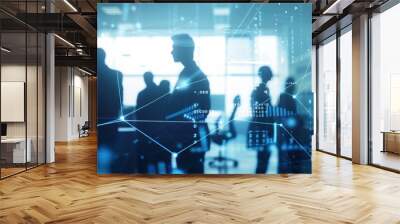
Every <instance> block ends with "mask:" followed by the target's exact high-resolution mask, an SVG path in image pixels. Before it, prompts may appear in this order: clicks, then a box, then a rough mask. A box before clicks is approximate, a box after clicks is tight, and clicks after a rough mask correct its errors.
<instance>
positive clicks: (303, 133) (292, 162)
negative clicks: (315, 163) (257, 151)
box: [278, 77, 311, 173]
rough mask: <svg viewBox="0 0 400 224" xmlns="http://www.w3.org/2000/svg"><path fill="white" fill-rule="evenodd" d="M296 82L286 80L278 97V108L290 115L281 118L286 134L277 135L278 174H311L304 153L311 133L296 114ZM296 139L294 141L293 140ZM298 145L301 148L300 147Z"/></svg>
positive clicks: (307, 156) (308, 159)
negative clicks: (283, 88)
mask: <svg viewBox="0 0 400 224" xmlns="http://www.w3.org/2000/svg"><path fill="white" fill-rule="evenodd" d="M295 94H296V82H295V79H294V78H293V77H289V78H287V79H286V83H285V90H284V92H283V93H281V94H280V96H279V101H278V107H280V108H282V109H284V110H286V111H287V112H289V113H290V114H291V115H290V116H288V117H284V118H282V121H281V122H280V123H282V124H284V126H285V128H286V129H287V131H288V132H289V133H290V134H289V133H287V132H281V133H280V134H279V144H278V147H279V151H278V155H279V156H278V157H279V166H278V169H279V173H307V172H308V173H309V172H311V166H310V164H311V163H310V162H309V161H310V157H309V155H308V153H309V152H305V149H306V148H310V147H311V146H309V147H305V146H307V144H309V143H310V142H311V137H310V136H311V133H310V131H309V130H307V129H306V127H305V123H304V118H303V117H302V115H299V114H297V102H296V99H295V97H296V96H295ZM295 138H296V139H295ZM300 144H301V146H302V147H303V148H301V147H300Z"/></svg>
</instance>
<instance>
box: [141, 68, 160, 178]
mask: <svg viewBox="0 0 400 224" xmlns="http://www.w3.org/2000/svg"><path fill="white" fill-rule="evenodd" d="M143 80H144V83H145V84H146V87H145V89H143V90H142V91H140V92H139V94H138V96H137V104H136V105H137V109H136V120H138V121H137V124H136V127H137V128H138V129H139V130H140V132H143V133H145V134H146V135H147V136H152V138H153V139H149V138H148V137H147V136H146V135H145V134H141V133H140V134H139V137H138V138H139V146H138V150H137V151H138V163H139V166H138V170H139V172H140V173H156V172H157V159H156V155H157V151H158V150H162V149H159V147H158V146H157V145H156V144H155V143H154V141H157V140H158V139H159V134H160V133H158V130H157V129H158V128H159V124H158V123H152V121H157V120H161V119H162V113H161V111H160V110H159V108H158V103H153V101H155V100H156V99H157V98H159V97H160V89H159V87H158V86H157V84H156V83H154V75H153V73H151V72H145V73H144V74H143Z"/></svg>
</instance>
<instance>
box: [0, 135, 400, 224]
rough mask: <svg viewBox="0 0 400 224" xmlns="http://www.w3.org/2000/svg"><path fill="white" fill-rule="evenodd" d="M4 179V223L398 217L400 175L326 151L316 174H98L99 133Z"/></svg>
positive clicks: (317, 160) (0, 204)
mask: <svg viewBox="0 0 400 224" xmlns="http://www.w3.org/2000/svg"><path fill="white" fill-rule="evenodd" d="M56 159H57V161H56V163H54V164H50V165H46V166H41V167H39V168H36V169H33V170H29V171H27V172H25V173H21V174H19V175H16V176H13V177H10V178H7V179H5V180H2V181H0V223H400V212H399V211H400V200H399V199H400V175H399V174H396V173H392V172H388V171H384V170H381V169H378V168H374V167H370V166H360V165H353V164H351V162H350V161H347V160H344V159H338V158H336V157H333V156H330V155H327V154H323V153H320V152H314V153H313V174H312V175H268V176H264V175H234V176H212V175H207V176H183V177H182V176H165V177H161V176H151V177H146V176H123V175H111V176H99V175H97V174H96V139H95V138H94V137H89V138H84V139H82V140H80V141H74V142H70V143H68V144H60V143H59V144H57V146H56Z"/></svg>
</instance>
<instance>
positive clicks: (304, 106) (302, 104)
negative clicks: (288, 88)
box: [284, 93, 313, 116]
mask: <svg viewBox="0 0 400 224" xmlns="http://www.w3.org/2000/svg"><path fill="white" fill-rule="evenodd" d="M284 94H286V95H288V96H291V97H292V98H293V99H295V100H296V101H297V102H298V103H299V104H300V105H301V106H302V107H303V108H304V110H306V112H307V113H308V114H309V115H310V116H313V115H312V113H311V112H310V111H309V110H308V108H307V107H306V105H304V103H302V102H301V101H300V100H299V99H297V98H296V97H294V96H293V95H291V94H289V93H284Z"/></svg>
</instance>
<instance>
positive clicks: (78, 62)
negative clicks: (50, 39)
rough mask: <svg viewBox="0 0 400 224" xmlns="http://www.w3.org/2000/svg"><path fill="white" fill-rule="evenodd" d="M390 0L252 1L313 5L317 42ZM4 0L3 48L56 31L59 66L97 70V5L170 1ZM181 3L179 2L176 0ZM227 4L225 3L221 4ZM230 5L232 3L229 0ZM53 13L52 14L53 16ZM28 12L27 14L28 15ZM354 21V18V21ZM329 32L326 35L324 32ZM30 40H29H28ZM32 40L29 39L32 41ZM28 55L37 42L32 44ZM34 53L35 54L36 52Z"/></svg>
mask: <svg viewBox="0 0 400 224" xmlns="http://www.w3.org/2000/svg"><path fill="white" fill-rule="evenodd" d="M386 1H387V0H289V1H285V0H281V1H277V0H270V1H263V0H256V1H252V2H271V3H277V2H280V3H282V2H298V3H312V5H313V39H314V40H318V38H320V37H321V36H324V35H328V34H327V33H326V32H327V30H329V28H330V27H332V26H334V25H335V24H336V23H337V21H338V20H341V19H343V18H345V17H346V16H347V17H348V16H354V15H357V14H358V13H360V12H364V11H365V10H368V9H372V8H374V7H377V6H379V5H381V4H383V3H384V2H386ZM47 2H48V4H47V5H46V1H45V0H35V1H26V0H1V2H0V24H1V29H2V31H3V32H4V33H6V34H5V35H4V34H3V35H2V38H3V39H4V40H2V43H3V46H5V45H6V43H8V45H9V46H8V47H9V48H13V50H14V49H15V54H18V52H20V53H21V54H23V53H24V52H23V51H25V48H24V47H23V46H25V38H22V37H23V36H24V35H23V34H21V33H20V32H21V31H24V30H25V28H29V30H30V31H39V32H54V33H56V34H57V35H58V37H56V38H55V39H56V41H55V44H56V51H55V52H56V65H70V66H79V67H81V68H84V69H87V70H89V71H92V72H95V70H96V27H97V16H96V15H97V14H96V4H97V3H106V2H109V3H111V2H112V3H115V2H168V1H165V0H164V1H157V0H155V1H151V0H141V1H139V0H136V1H122V0H103V1H101V0H47ZM174 2H177V1H174ZM219 2H224V1H219ZM226 2H229V1H226ZM237 2H249V1H237ZM50 11H52V13H49V12H50ZM26 12H27V13H26ZM350 21H351V19H350ZM324 32H325V33H324ZM28 39H29V38H28ZM29 41H30V40H28V42H29ZM28 46H29V47H28V50H27V51H28V54H29V52H31V51H34V48H35V43H29V44H28ZM32 53H33V52H32Z"/></svg>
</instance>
